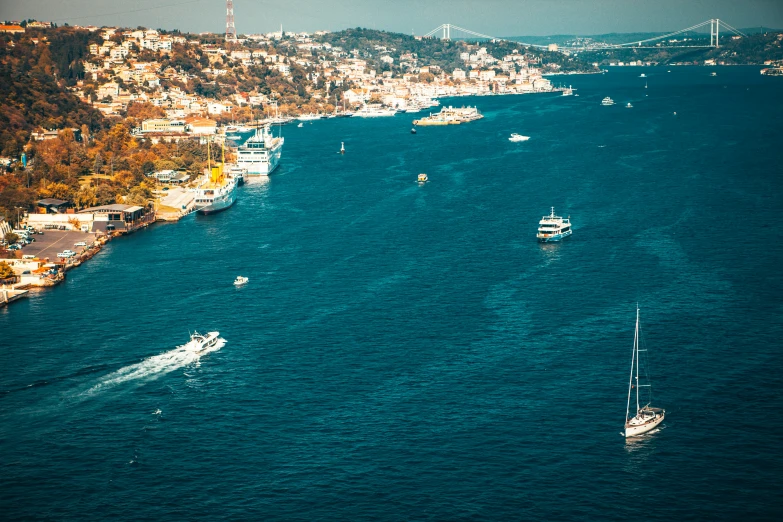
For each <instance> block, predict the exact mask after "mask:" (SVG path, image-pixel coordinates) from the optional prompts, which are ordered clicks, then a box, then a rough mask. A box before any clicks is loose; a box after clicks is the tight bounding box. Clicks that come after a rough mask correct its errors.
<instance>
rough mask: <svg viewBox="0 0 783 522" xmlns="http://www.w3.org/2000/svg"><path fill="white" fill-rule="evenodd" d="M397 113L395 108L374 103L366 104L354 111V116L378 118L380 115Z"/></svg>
mask: <svg viewBox="0 0 783 522" xmlns="http://www.w3.org/2000/svg"><path fill="white" fill-rule="evenodd" d="M395 114H397V111H396V110H395V109H385V108H383V107H376V106H372V105H365V106H364V107H362V108H361V109H359V110H358V111H356V112H354V113H353V116H354V118H377V117H380V116H394V115H395Z"/></svg>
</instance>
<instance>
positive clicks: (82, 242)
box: [73, 241, 87, 247]
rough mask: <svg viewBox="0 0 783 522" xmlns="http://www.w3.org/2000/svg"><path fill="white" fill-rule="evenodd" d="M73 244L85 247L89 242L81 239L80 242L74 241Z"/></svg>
mask: <svg viewBox="0 0 783 522" xmlns="http://www.w3.org/2000/svg"><path fill="white" fill-rule="evenodd" d="M73 246H77V247H83V246H87V243H85V242H84V241H79V242H78V243H74V245H73Z"/></svg>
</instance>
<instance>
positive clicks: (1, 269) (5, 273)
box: [0, 234, 14, 279]
mask: <svg viewBox="0 0 783 522" xmlns="http://www.w3.org/2000/svg"><path fill="white" fill-rule="evenodd" d="M6 235H7V234H6ZM13 275H14V269H13V268H11V265H9V264H8V263H6V262H5V261H0V279H8V278H9V277H13Z"/></svg>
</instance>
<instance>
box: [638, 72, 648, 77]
mask: <svg viewBox="0 0 783 522" xmlns="http://www.w3.org/2000/svg"><path fill="white" fill-rule="evenodd" d="M639 78H647V75H646V74H644V73H642V74H640V75H639Z"/></svg>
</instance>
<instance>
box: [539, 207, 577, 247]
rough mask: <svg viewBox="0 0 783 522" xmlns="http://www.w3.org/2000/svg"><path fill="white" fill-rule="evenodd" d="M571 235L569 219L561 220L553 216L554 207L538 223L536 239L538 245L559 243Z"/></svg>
mask: <svg viewBox="0 0 783 522" xmlns="http://www.w3.org/2000/svg"><path fill="white" fill-rule="evenodd" d="M570 235H571V218H570V217H568V218H562V217H560V216H556V215H555V207H552V211H551V213H550V214H549V215H548V216H544V217H543V218H541V221H539V222H538V234H536V237H537V238H538V241H539V242H540V243H551V242H554V241H560V240H561V239H563V238H566V237H568V236H570Z"/></svg>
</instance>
